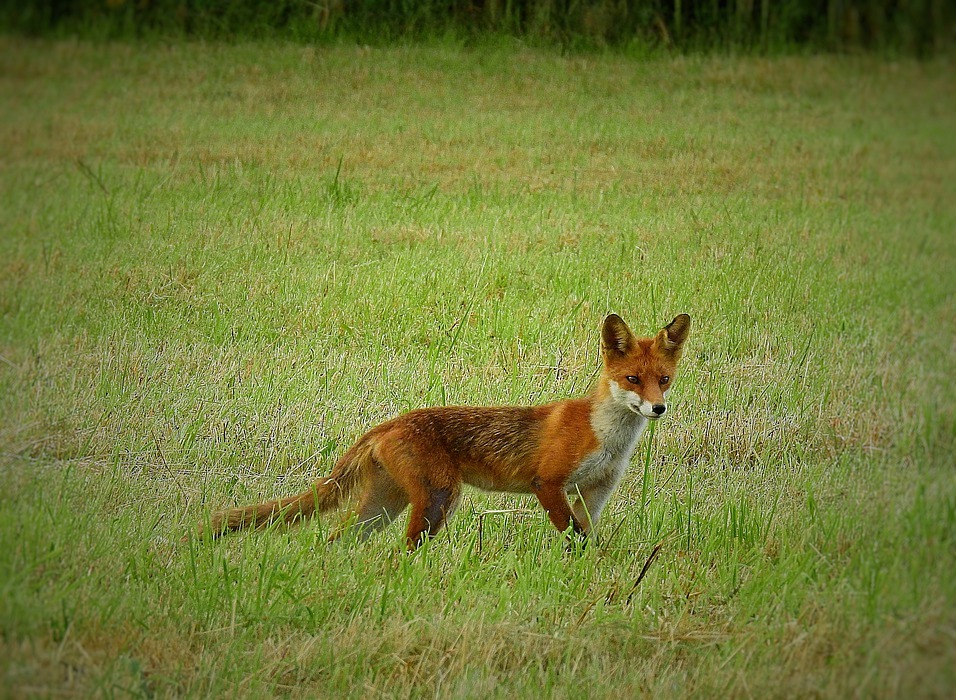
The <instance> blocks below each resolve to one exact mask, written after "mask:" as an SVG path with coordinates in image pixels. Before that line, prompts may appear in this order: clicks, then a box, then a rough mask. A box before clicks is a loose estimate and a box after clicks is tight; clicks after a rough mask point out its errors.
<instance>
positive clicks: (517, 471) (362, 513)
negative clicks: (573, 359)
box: [210, 314, 690, 549]
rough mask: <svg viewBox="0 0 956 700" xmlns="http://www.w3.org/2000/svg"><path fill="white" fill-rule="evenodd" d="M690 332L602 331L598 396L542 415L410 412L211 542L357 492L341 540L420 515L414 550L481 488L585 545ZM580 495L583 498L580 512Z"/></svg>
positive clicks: (216, 520) (672, 327)
mask: <svg viewBox="0 0 956 700" xmlns="http://www.w3.org/2000/svg"><path fill="white" fill-rule="evenodd" d="M689 330H690V317H689V316H688V315H687V314H681V315H679V316H677V317H676V318H675V319H674V320H673V321H671V322H670V323H669V324H668V325H667V326H665V327H664V328H663V329H662V330H661V331H660V332H659V333H658V334H657V335H655V336H654V337H653V338H638V337H636V336H635V335H634V334H633V333H632V332H631V330H630V329H629V328H628V327H627V325H626V324H625V323H624V321H623V320H622V319H621V317H620V316H617V315H616V314H611V315H610V316H608V317H607V318H606V319H604V323H603V324H602V326H601V357H602V360H603V367H602V371H601V374H600V377H599V379H598V381H597V385H596V386H595V387H594V389H593V390H592V391H591V392H590V393H589V394H588V395H586V396H584V397H582V398H576V399H568V400H565V401H556V402H554V403H550V404H546V405H543V406H529V407H516V406H505V407H497V408H487V407H486V408H478V407H459V406H444V407H434V408H422V409H418V410H414V411H410V412H409V413H406V414H404V415H401V416H398V417H397V418H393V419H391V420H389V421H386V422H385V423H382V424H380V425H378V426H376V427H374V428H372V429H371V430H370V431H368V432H367V433H366V434H365V435H364V436H362V437H361V438H359V439H358V441H357V442H356V443H355V444H354V445H352V447H351V448H349V450H348V451H346V452H345V454H343V455H342V457H341V458H340V459H339V460H338V462H337V463H336V465H335V467H334V468H333V469H332V473H331V474H330V475H329V476H327V477H325V478H323V479H319V480H318V481H317V482H316V483H315V484H314V485H313V486H312V488H310V489H308V490H307V491H303V492H302V493H300V494H298V495H297V496H291V497H289V498H282V499H279V500H275V501H269V502H268V503H263V504H261V505H253V506H246V507H243V508H232V509H230V510H225V511H222V512H220V513H217V514H215V515H214V516H213V517H212V520H211V523H210V525H211V528H210V534H211V535H212V536H213V537H217V536H219V535H221V534H224V533H225V532H227V531H229V530H238V529H240V528H243V527H262V526H265V525H267V524H269V523H271V522H273V521H276V520H282V521H286V522H292V521H294V520H298V519H300V518H302V519H304V518H308V517H310V516H311V515H312V514H313V513H315V512H316V511H319V512H324V511H327V510H331V509H332V508H335V507H336V506H338V505H339V504H340V503H341V502H342V501H343V500H344V499H345V498H346V497H348V496H349V495H351V494H352V493H353V492H355V491H358V503H357V505H356V508H355V511H354V517H353V518H350V519H349V520H348V521H347V522H350V523H351V525H350V526H349V527H343V528H340V529H339V530H338V531H337V532H336V533H335V534H334V535H332V539H336V538H338V537H340V536H341V535H342V534H344V533H346V532H349V531H352V532H354V533H356V534H358V535H360V536H362V537H363V538H364V537H366V536H368V535H369V534H370V533H371V532H373V531H375V530H378V529H380V528H383V527H385V526H386V525H387V524H388V523H390V522H391V521H392V520H394V519H395V518H396V517H397V516H398V515H399V514H400V513H401V512H402V511H403V510H404V509H405V507H406V506H408V505H409V504H411V506H412V508H411V514H410V515H409V517H408V528H407V529H406V531H405V541H406V544H407V546H408V548H409V549H415V548H416V547H418V546H419V545H420V544H421V543H422V542H423V541H424V540H425V539H426V538H428V537H432V536H434V535H435V534H436V533H437V532H438V531H439V530H441V528H442V526H443V525H444V524H445V522H446V521H447V520H448V518H449V517H451V515H452V513H453V512H454V511H455V508H456V506H457V505H458V502H459V500H460V498H461V487H462V484H470V485H472V486H477V487H478V488H481V489H485V490H488V491H507V492H512V493H532V494H534V495H535V496H536V497H537V499H538V501H539V502H540V503H541V505H542V506H543V507H544V509H545V511H547V513H548V517H549V518H550V519H551V522H552V523H553V524H554V526H555V527H556V528H557V529H558V530H560V531H561V532H566V531H567V530H568V528H572V529H573V532H574V533H575V534H577V535H581V536H585V537H586V536H587V534H588V533H589V532H591V530H592V529H593V527H594V525H595V523H597V520H598V518H599V517H600V516H601V511H602V510H603V509H604V505H605V504H606V503H607V500H608V498H609V497H610V495H611V494H612V493H613V492H614V489H615V488H617V485H618V483H619V482H620V480H621V476H622V475H623V473H624V469H625V467H627V464H628V462H629V461H630V459H631V455H632V454H633V452H634V448H635V445H636V443H637V439H638V437H640V435H641V432H642V431H643V430H644V428H645V427H646V426H647V422H648V421H652V420H657V419H658V418H660V417H661V416H662V415H664V412H665V411H666V410H667V404H666V403H665V402H664V399H665V397H666V396H667V391H668V390H669V389H670V387H671V384H672V383H673V380H674V375H675V373H676V371H677V363H678V361H679V360H680V355H681V348H682V346H683V344H684V341H685V340H686V339H687V335H688V332H689ZM569 494H571V495H576V496H577V498H576V502H575V504H574V506H573V507H572V506H571V504H570V502H569V500H568V496H569Z"/></svg>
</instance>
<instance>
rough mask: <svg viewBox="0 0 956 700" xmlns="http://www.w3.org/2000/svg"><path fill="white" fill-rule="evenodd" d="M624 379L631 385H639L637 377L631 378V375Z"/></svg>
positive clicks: (639, 381)
mask: <svg viewBox="0 0 956 700" xmlns="http://www.w3.org/2000/svg"><path fill="white" fill-rule="evenodd" d="M626 379H627V381H629V382H630V383H631V384H640V383H641V380H640V378H639V377H635V376H633V375H631V376H629V377H626Z"/></svg>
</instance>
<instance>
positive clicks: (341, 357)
mask: <svg viewBox="0 0 956 700" xmlns="http://www.w3.org/2000/svg"><path fill="white" fill-rule="evenodd" d="M953 75H954V73H953V70H952V65H950V64H949V63H947V62H945V61H942V60H941V61H937V62H932V63H915V62H898V63H890V62H886V61H881V60H875V59H871V58H846V59H833V58H829V59H826V58H809V57H804V58H781V59H774V60H762V59H732V58H717V57H715V58H674V59H655V60H651V61H647V62H635V61H632V60H628V59H625V58H621V57H613V56H589V57H572V58H568V57H560V56H557V55H555V54H553V53H548V52H537V51H527V50H521V49H517V48H510V49H504V48H499V49H488V50H485V51H473V50H471V51H470V50H464V49H460V48H442V47H438V46H432V47H428V48H421V47H420V48H416V47H405V48H382V49H358V48H349V47H338V48H334V47H333V48H327V49H322V50H313V49H309V48H302V47H283V46H261V45H260V46H233V47H223V46H217V45H200V44H188V43H174V44H170V45H152V46H149V47H133V46H130V45H103V44H98V45H96V44H85V43H71V42H38V43H31V42H26V41H21V40H15V39H9V38H7V39H2V40H0V110H2V113H0V114H2V127H3V128H2V129H0V149H2V150H0V153H3V154H4V155H3V156H0V211H2V212H3V213H2V217H0V226H2V228H0V416H2V419H0V454H2V457H0V469H2V478H0V488H2V497H3V498H2V501H0V502H2V506H0V508H2V510H0V658H3V659H4V662H3V664H2V668H3V678H4V693H6V694H9V695H10V696H13V697H18V696H23V697H27V696H47V695H51V696H52V695H59V694H72V695H80V696H90V695H102V696H126V695H133V696H136V695H143V696H151V697H170V696H177V697H179V696H189V697H194V696H209V697H216V696H227V695H228V696H232V697H261V696H290V697H328V696H335V697H355V698H368V697H421V696H428V697H431V696H441V697H513V696H515V695H528V696H533V697H542V696H547V697H555V698H562V697H581V696H585V697H616V698H620V697H635V696H642V695H648V696H654V697H661V696H664V697H724V696H731V697H737V696H755V697H768V696H770V697H775V696H781V697H783V696H786V697H792V696H822V697H841V698H842V697H848V696H857V695H858V696H864V697H912V696H925V697H931V696H938V697H943V696H945V695H947V694H948V692H950V691H951V688H952V687H953V684H954V683H956V672H954V670H953V669H956V474H954V465H953V455H954V447H956V445H954V433H956V415H954V401H953V394H952V386H953V382H954V371H953V368H954V363H953V360H954V352H956V350H954V348H956V323H954V319H956V281H954V277H953V273H952V271H953V269H954V263H956V236H954V231H956V186H954V183H956V138H954V136H953V130H952V124H953V123H954V120H956V90H954V87H956V86H954V81H953V77H952V76H953ZM609 311H615V312H618V313H620V314H622V315H623V316H624V317H625V319H627V321H628V322H629V323H630V324H631V326H632V327H633V328H634V329H635V330H636V331H639V332H651V331H653V330H656V329H657V328H659V327H660V326H661V325H662V324H664V323H666V322H667V321H669V320H670V319H671V318H672V317H673V316H674V315H675V314H676V313H679V312H687V313H689V314H691V316H692V317H693V319H694V326H693V330H692V335H691V339H690V341H689V346H688V349H687V351H686V354H685V359H684V361H683V365H682V371H681V374H680V376H679V378H678V383H677V386H676V387H675V388H674V391H673V395H672V402H671V410H670V411H669V412H668V418H667V420H665V421H663V422H661V423H659V424H657V425H656V429H655V431H654V432H653V434H649V435H647V436H645V438H644V442H642V444H641V445H640V447H639V449H638V455H637V456H636V457H635V459H634V464H633V465H632V468H631V470H630V471H629V473H628V475H627V477H626V478H625V481H624V483H623V485H622V487H621V489H620V491H619V492H618V493H617V494H616V495H615V496H614V497H613V499H612V500H611V502H610V503H609V505H608V507H607V510H606V512H605V515H604V517H603V520H602V534H601V537H600V538H599V540H598V542H597V546H594V547H591V548H589V549H588V550H586V551H585V552H583V553H579V554H575V555H569V554H568V553H566V552H565V551H564V546H563V541H562V538H561V536H560V535H559V534H558V533H556V532H554V531H553V530H552V529H551V527H550V525H549V524H548V523H547V519H546V517H545V516H544V514H543V513H542V512H541V511H540V509H538V508H537V507H536V505H535V504H534V502H533V500H532V499H530V498H522V497H516V496H498V495H485V494H480V493H477V492H469V494H468V496H467V497H466V499H465V502H464V504H463V506H462V508H461V510H460V511H459V513H458V514H457V515H456V517H455V518H454V519H453V520H452V522H451V524H450V526H449V528H448V530H447V534H445V535H443V536H441V537H439V538H438V539H437V540H435V541H434V542H432V543H430V545H429V546H428V547H426V548H425V549H424V550H423V551H421V552H419V553H416V554H415V555H411V556H409V555H406V554H403V553H402V551H401V537H402V528H400V527H397V526H396V527H393V528H391V529H389V530H387V531H386V533H385V534H383V535H382V536H380V537H377V538H375V539H373V540H372V541H370V542H369V543H367V544H365V545H358V544H352V543H349V544H344V545H343V546H333V547H329V546H327V545H326V544H325V542H324V537H325V535H326V533H327V531H328V529H329V528H330V527H333V526H334V525H335V522H336V520H335V518H334V517H325V518H322V519H320V520H316V521H313V522H312V523H310V524H308V525H306V526H303V527H298V528H292V529H286V530H281V529H280V530H276V531H274V532H269V533H258V534H256V533H252V534H241V535H239V536H235V537H228V538H225V539H223V540H222V541H220V542H217V543H214V544H209V543H204V542H200V541H196V540H187V541H185V542H184V541H182V540H181V538H182V536H183V535H184V534H185V533H187V532H189V531H191V529H192V528H193V527H194V526H195V525H196V524H197V523H199V522H201V521H202V520H203V519H205V518H206V517H208V514H209V512H210V510H212V509H218V508H220V507H224V506H227V505H232V504H234V503H246V502H252V501H259V500H263V499H266V498H271V497H274V496H277V495H285V494H289V493H293V492H295V491H298V490H301V489H302V488H303V487H304V486H305V485H306V484H308V483H309V481H310V480H311V479H313V478H316V477H318V476H320V475H322V474H324V473H325V472H326V471H327V470H328V469H329V468H330V465H331V463H332V461H333V460H334V458H335V457H336V456H337V455H338V454H341V452H342V451H343V450H344V449H345V448H346V447H347V446H348V445H349V444H350V443H351V441H352V440H354V439H355V438H356V437H357V436H359V435H360V434H361V433H363V432H364V431H365V430H367V429H368V428H369V427H370V426H372V425H373V424H375V423H376V422H378V421H380V420H382V419H384V418H386V417H389V416H392V415H395V414H397V413H399V412H401V411H404V410H407V409H409V408H412V407H416V406H423V405H433V404H441V403H467V404H503V403H528V402H543V401H549V400H554V399H559V398H563V397H566V396H571V395H577V394H580V393H581V392H582V391H584V390H585V388H586V387H587V385H588V383H589V381H590V379H591V378H592V377H593V375H594V372H595V370H596V368H597V342H598V339H597V328H598V324H599V323H600V320H601V319H602V318H603V316H604V315H605V314H606V313H607V312H609Z"/></svg>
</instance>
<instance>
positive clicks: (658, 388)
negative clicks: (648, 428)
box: [601, 314, 690, 420]
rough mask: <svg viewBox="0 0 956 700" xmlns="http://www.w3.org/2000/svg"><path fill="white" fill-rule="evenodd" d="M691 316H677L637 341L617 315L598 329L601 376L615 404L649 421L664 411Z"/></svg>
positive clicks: (607, 319)
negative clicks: (653, 332) (601, 362)
mask: <svg viewBox="0 0 956 700" xmlns="http://www.w3.org/2000/svg"><path fill="white" fill-rule="evenodd" d="M689 331H690V316H688V315H687V314H680V315H679V316H677V317H676V318H675V319H674V320H673V321H671V322H670V323H669V324H667V325H666V326H665V327H664V328H662V329H661V331H660V332H659V333H658V334H657V335H655V336H654V337H653V338H638V337H636V336H635V335H634V334H633V333H632V332H631V329H630V328H628V327H627V324H626V323H624V321H623V320H622V319H621V317H620V316H618V315H617V314H611V315H610V316H608V317H607V318H606V319H604V324H603V325H602V326H601V356H602V358H603V360H604V372H603V377H604V379H606V380H607V382H608V389H609V391H610V394H611V398H612V399H613V401H614V402H615V403H617V404H618V405H620V406H622V407H625V408H627V409H630V410H631V411H633V412H634V413H637V414H638V415H641V416H643V417H644V418H647V419H649V420H657V419H658V418H660V417H661V416H663V415H664V413H665V412H666V411H667V403H666V402H665V397H666V396H667V391H668V389H670V387H671V384H672V383H673V381H674V375H675V374H676V372H677V362H678V361H679V360H680V355H681V348H682V346H683V345H684V341H685V340H687V334H688V332H689Z"/></svg>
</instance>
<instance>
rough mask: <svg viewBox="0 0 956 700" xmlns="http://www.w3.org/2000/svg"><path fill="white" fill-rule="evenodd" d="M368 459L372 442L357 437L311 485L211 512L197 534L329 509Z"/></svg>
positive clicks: (288, 519)
mask: <svg viewBox="0 0 956 700" xmlns="http://www.w3.org/2000/svg"><path fill="white" fill-rule="evenodd" d="M371 461H372V445H371V444H370V442H369V441H366V440H360V441H359V442H358V443H356V444H355V445H353V446H352V448H351V449H349V450H348V451H347V452H346V453H345V454H344V455H342V457H341V458H340V459H339V461H338V462H336V464H335V468H333V469H332V473H331V474H330V475H329V476H327V477H325V478H322V479H319V480H318V481H316V482H315V483H314V484H313V485H312V488H310V489H308V490H306V491H303V492H302V493H299V494H296V495H295V496H289V497H287V498H278V499H276V500H274V501H268V502H266V503H260V504H258V505H251V506H242V507H240V508H229V509H227V510H222V511H219V512H218V513H214V514H213V516H212V518H211V519H210V521H209V526H208V529H207V528H206V527H203V526H200V528H199V535H200V536H202V535H203V534H204V533H207V532H208V534H209V535H210V536H211V537H213V538H216V537H220V536H221V535H224V534H226V533H228V532H232V531H233V530H242V529H244V528H264V527H266V526H267V525H270V524H272V523H274V522H286V523H293V522H296V521H299V520H306V519H308V518H310V517H312V516H313V515H314V514H315V513H316V511H318V512H319V513H324V512H325V511H327V510H332V509H333V508H335V507H336V506H338V505H339V504H340V503H341V502H342V501H343V500H345V499H346V498H348V496H349V495H350V494H351V493H352V492H353V491H354V490H355V487H356V486H358V484H359V482H360V481H361V477H362V474H363V472H365V471H366V469H367V466H368V465H369V464H370V462H371Z"/></svg>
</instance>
